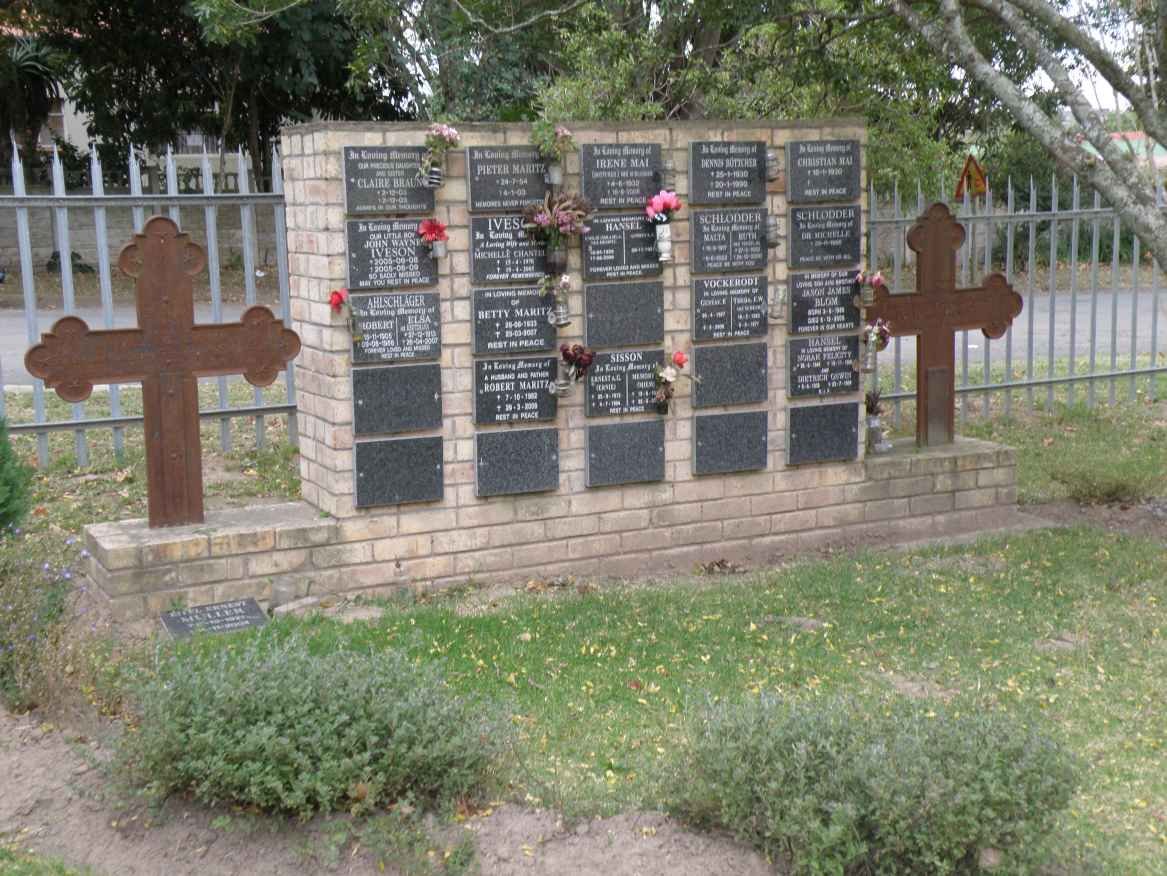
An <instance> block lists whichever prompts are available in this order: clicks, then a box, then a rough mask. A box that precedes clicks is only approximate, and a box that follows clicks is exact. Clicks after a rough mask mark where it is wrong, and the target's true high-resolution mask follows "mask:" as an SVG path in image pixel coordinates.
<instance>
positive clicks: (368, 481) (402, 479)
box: [353, 435, 444, 508]
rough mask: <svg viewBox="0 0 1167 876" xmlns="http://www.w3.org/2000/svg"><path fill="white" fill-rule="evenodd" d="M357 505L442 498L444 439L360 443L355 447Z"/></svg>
mask: <svg viewBox="0 0 1167 876" xmlns="http://www.w3.org/2000/svg"><path fill="white" fill-rule="evenodd" d="M353 454H354V465H355V466H356V506H357V507H358V508H371V507H373V506H375V505H400V504H403V503H405V502H436V501H439V500H440V499H441V498H442V492H443V488H444V487H443V469H442V439H441V436H440V435H434V436H432V437H426V438H394V439H389V440H386V441H359V442H357V444H356V445H355V446H354V447H353Z"/></svg>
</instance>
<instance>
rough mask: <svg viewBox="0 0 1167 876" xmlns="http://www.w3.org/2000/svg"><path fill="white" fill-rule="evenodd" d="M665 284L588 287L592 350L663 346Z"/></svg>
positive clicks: (587, 324)
mask: <svg viewBox="0 0 1167 876" xmlns="http://www.w3.org/2000/svg"><path fill="white" fill-rule="evenodd" d="M664 294H665V287H664V284H663V283H605V284H603V285H588V286H586V287H584V313H585V314H587V319H586V321H585V323H584V326H585V338H586V340H585V343H586V344H587V345H588V346H589V347H632V346H638V345H639V346H643V345H645V344H659V343H661V342H662V341H664V338H665V308H664Z"/></svg>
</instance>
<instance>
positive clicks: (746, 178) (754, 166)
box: [689, 140, 766, 206]
mask: <svg viewBox="0 0 1167 876" xmlns="http://www.w3.org/2000/svg"><path fill="white" fill-rule="evenodd" d="M765 198H766V144H765V143H763V142H762V141H761V140H748V141H738V142H734V141H729V142H723V141H721V140H697V141H694V142H692V143H690V144H689V202H690V203H692V204H703V205H708V206H718V205H721V204H760V203H762V201H763V200H765Z"/></svg>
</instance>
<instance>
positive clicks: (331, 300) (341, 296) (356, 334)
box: [328, 287, 363, 344]
mask: <svg viewBox="0 0 1167 876" xmlns="http://www.w3.org/2000/svg"><path fill="white" fill-rule="evenodd" d="M328 306H329V307H331V308H332V312H333V313H344V314H345V315H346V317H347V318H348V328H349V331H350V332H352V336H353V343H354V344H359V343H360V342H361V338H362V337H363V336H362V335H361V330H360V327H359V326H358V325H357V319H356V314H354V313H353V311H352V307H351V306H350V304H349V300H348V289H345V288H344V287H341V288H340V289H333V290H332V291H331V292H330V293H328Z"/></svg>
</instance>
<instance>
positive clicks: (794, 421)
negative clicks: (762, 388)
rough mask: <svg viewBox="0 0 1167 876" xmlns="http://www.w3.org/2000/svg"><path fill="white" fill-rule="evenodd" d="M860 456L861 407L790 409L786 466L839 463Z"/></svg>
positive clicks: (851, 405) (850, 403)
mask: <svg viewBox="0 0 1167 876" xmlns="http://www.w3.org/2000/svg"><path fill="white" fill-rule="evenodd" d="M858 456H859V405H858V404H857V403H854V402H845V403H843V404H833V405H802V406H799V407H791V408H787V409H786V464H787V465H805V464H806V463H810V462H839V461H844V460H848V459H855V458H856V457H858Z"/></svg>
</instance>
